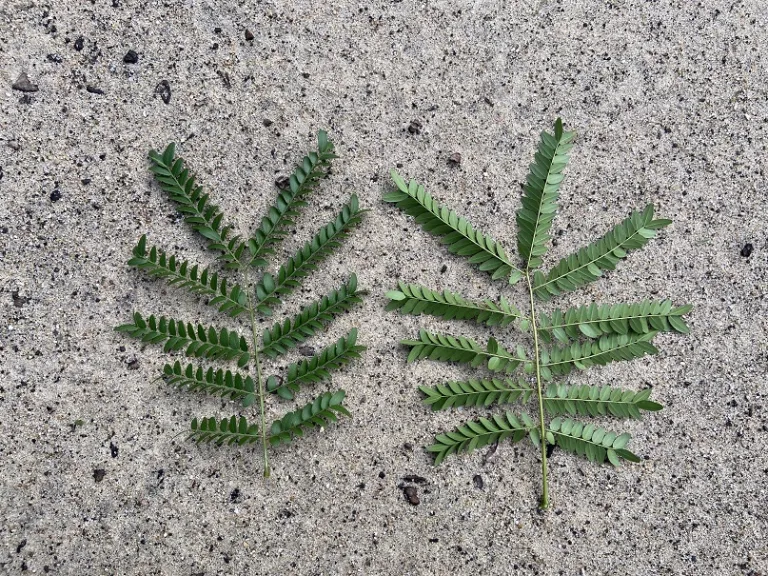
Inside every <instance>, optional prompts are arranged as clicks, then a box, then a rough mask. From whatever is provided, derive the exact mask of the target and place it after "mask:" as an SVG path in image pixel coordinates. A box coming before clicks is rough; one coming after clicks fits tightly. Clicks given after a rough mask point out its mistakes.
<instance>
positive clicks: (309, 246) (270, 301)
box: [256, 195, 365, 316]
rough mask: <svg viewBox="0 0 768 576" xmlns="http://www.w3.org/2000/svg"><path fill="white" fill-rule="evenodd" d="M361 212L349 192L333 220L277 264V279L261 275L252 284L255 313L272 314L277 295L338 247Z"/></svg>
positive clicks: (277, 298)
mask: <svg viewBox="0 0 768 576" xmlns="http://www.w3.org/2000/svg"><path fill="white" fill-rule="evenodd" d="M364 212H365V211H364V210H360V206H359V204H358V200H357V196H355V195H352V197H351V198H350V200H349V202H348V203H347V204H345V205H344V206H343V207H342V209H341V212H339V215H338V216H337V217H336V219H335V220H334V221H333V222H331V223H329V224H328V225H327V226H324V227H323V228H322V229H321V230H320V231H319V232H318V233H317V234H316V235H315V237H314V238H312V240H310V241H309V242H307V243H306V244H305V245H304V246H303V247H302V248H301V249H300V250H299V251H298V252H297V253H296V254H295V255H294V256H292V257H291V258H290V259H289V260H288V262H286V263H285V264H283V265H282V266H281V267H280V270H279V272H278V274H277V278H274V277H273V276H272V275H271V274H264V277H263V278H262V279H261V282H259V283H258V284H257V285H256V308H257V309H258V310H259V312H261V313H262V314H265V315H267V316H270V315H272V309H273V308H274V307H275V306H277V304H279V302H280V296H284V295H286V294H289V293H290V292H292V291H293V290H294V289H295V288H296V287H298V286H299V285H300V281H301V280H302V279H303V278H305V277H306V276H307V275H308V274H309V273H310V272H312V271H313V270H315V268H316V267H317V264H318V263H319V262H321V261H322V260H323V259H324V258H325V257H326V256H328V255H329V254H330V253H331V252H332V251H333V250H335V249H337V248H339V247H341V242H342V240H344V238H346V237H347V236H348V235H349V233H350V232H351V231H352V228H354V227H355V226H356V225H357V224H359V223H360V222H361V221H362V216H363V214H364Z"/></svg>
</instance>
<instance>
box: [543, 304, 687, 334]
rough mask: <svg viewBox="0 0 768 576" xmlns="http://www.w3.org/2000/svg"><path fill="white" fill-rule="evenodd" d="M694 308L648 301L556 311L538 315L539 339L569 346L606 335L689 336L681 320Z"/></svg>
mask: <svg viewBox="0 0 768 576" xmlns="http://www.w3.org/2000/svg"><path fill="white" fill-rule="evenodd" d="M692 308H693V306H691V305H686V306H679V307H677V308H674V307H673V306H672V302H671V301H669V300H656V301H650V300H645V301H643V302H636V303H632V304H613V305H610V304H603V305H601V306H598V305H596V304H590V305H588V306H579V307H578V308H568V309H567V310H565V311H562V310H560V309H559V308H557V309H555V311H554V312H552V314H551V315H547V314H539V316H538V331H539V336H540V337H542V338H543V339H544V340H545V341H547V342H551V341H552V338H553V336H554V338H556V339H557V340H559V341H561V342H570V341H571V340H576V339H579V338H581V337H584V336H586V337H588V338H600V337H601V336H603V335H606V334H630V333H633V334H647V333H649V332H654V331H655V332H680V333H683V334H687V333H688V332H689V329H688V326H687V325H686V324H685V321H684V320H683V319H682V316H683V315H684V314H687V313H688V312H690V311H691V309H692Z"/></svg>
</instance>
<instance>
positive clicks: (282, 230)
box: [246, 130, 336, 267]
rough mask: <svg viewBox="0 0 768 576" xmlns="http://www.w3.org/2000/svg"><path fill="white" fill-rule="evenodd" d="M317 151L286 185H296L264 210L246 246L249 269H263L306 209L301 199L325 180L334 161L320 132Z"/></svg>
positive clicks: (302, 164)
mask: <svg viewBox="0 0 768 576" xmlns="http://www.w3.org/2000/svg"><path fill="white" fill-rule="evenodd" d="M317 143H318V145H317V151H316V152H310V153H309V154H307V155H306V156H304V158H303V159H302V161H301V162H299V163H298V164H297V165H296V168H295V169H294V171H293V173H292V174H291V176H290V178H289V181H290V182H296V183H297V185H295V186H293V185H291V186H288V187H287V188H286V189H284V190H281V191H280V192H279V194H278V196H277V200H276V202H275V203H274V204H273V205H272V206H270V208H269V209H268V210H267V214H266V215H265V216H264V217H263V218H262V220H261V224H260V225H259V227H258V228H257V229H256V231H255V232H254V233H253V236H251V238H250V239H249V240H248V241H247V242H246V245H247V246H248V249H249V256H250V257H249V259H248V263H249V264H250V265H251V266H257V267H262V266H265V265H266V260H265V259H264V258H265V257H266V256H268V255H270V254H274V252H275V244H276V243H277V242H279V241H280V240H281V239H282V238H283V237H284V236H285V235H286V234H287V233H288V231H289V229H290V228H291V227H292V226H294V224H295V218H296V216H298V215H299V211H300V209H301V208H303V207H304V206H306V202H305V201H304V198H305V197H306V196H307V195H308V194H309V193H310V192H311V191H312V190H313V189H314V188H315V187H317V185H318V183H319V181H320V180H322V179H323V178H325V177H327V176H328V173H329V171H330V168H331V161H332V160H333V159H334V158H336V155H335V154H334V146H333V143H332V142H330V141H329V140H328V135H327V134H326V133H325V132H324V131H322V130H321V131H320V132H319V133H318V135H317Z"/></svg>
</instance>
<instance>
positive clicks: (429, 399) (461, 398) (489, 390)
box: [419, 378, 532, 410]
mask: <svg viewBox="0 0 768 576" xmlns="http://www.w3.org/2000/svg"><path fill="white" fill-rule="evenodd" d="M419 390H421V392H422V394H424V404H426V405H427V406H431V407H432V410H447V409H448V408H459V407H461V406H477V407H487V406H490V405H492V404H514V403H515V402H517V401H518V400H520V401H521V402H527V401H528V399H529V398H530V396H531V393H532V390H531V387H530V386H528V384H526V382H525V381H524V380H519V381H514V380H510V379H504V380H499V379H496V378H494V379H492V380H474V379H472V380H467V381H465V382H448V383H446V384H441V385H439V386H435V387H434V388H428V387H426V386H420V387H419Z"/></svg>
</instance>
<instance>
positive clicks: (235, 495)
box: [229, 488, 240, 502]
mask: <svg viewBox="0 0 768 576" xmlns="http://www.w3.org/2000/svg"><path fill="white" fill-rule="evenodd" d="M239 500H240V488H235V489H234V490H232V492H230V493H229V501H230V502H238V501H239Z"/></svg>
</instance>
